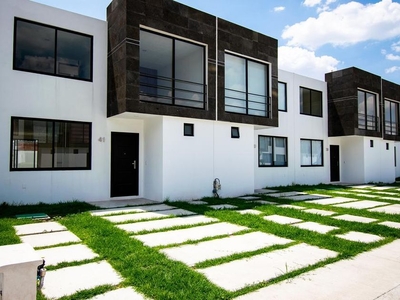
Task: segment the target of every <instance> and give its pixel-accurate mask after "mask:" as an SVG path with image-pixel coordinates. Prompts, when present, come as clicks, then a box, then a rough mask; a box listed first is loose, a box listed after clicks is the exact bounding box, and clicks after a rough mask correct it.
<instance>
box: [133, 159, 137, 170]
mask: <svg viewBox="0 0 400 300" xmlns="http://www.w3.org/2000/svg"><path fill="white" fill-rule="evenodd" d="M132 166H133V168H134V169H135V170H136V160H134V161H133V163H132Z"/></svg>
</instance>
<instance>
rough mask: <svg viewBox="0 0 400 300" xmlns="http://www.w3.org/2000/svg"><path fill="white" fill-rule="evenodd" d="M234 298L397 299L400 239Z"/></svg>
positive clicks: (297, 299)
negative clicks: (349, 258)
mask: <svg viewBox="0 0 400 300" xmlns="http://www.w3.org/2000/svg"><path fill="white" fill-rule="evenodd" d="M236 299H237V300H259V299H282V300H288V299H296V300H310V299H318V300H325V299H326V300H332V299H346V300H373V299H380V300H383V299H385V300H389V299H391V300H395V299H396V300H398V299H400V240H396V241H394V242H392V243H390V244H387V245H384V246H382V247H380V248H377V249H374V250H371V251H369V252H366V253H362V254H359V255H357V256H356V257H355V258H354V259H351V260H341V261H339V262H336V263H333V264H330V265H327V266H325V267H323V268H319V269H316V270H314V271H311V272H308V273H304V274H302V275H300V276H298V277H295V278H292V279H289V280H285V281H282V282H280V283H278V284H274V285H271V286H268V287H266V288H262V289H260V290H257V291H255V292H253V293H249V294H246V295H244V296H241V297H239V298H236Z"/></svg>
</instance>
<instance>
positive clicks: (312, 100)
mask: <svg viewBox="0 0 400 300" xmlns="http://www.w3.org/2000/svg"><path fill="white" fill-rule="evenodd" d="M300 113H301V114H303V115H310V116H315V117H322V92H321V91H315V90H312V89H309V88H305V87H300Z"/></svg>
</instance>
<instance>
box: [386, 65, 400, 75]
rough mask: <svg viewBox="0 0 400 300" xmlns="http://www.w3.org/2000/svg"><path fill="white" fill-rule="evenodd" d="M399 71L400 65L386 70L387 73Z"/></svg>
mask: <svg viewBox="0 0 400 300" xmlns="http://www.w3.org/2000/svg"><path fill="white" fill-rule="evenodd" d="M397 71H400V67H398V66H394V67H391V68H389V69H386V70H385V73H386V74H389V73H394V72H397Z"/></svg>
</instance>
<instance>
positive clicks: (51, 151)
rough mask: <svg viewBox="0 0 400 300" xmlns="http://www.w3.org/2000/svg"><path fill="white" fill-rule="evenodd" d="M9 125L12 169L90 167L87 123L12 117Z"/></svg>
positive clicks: (89, 137) (89, 127) (89, 128)
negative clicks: (10, 130)
mask: <svg viewBox="0 0 400 300" xmlns="http://www.w3.org/2000/svg"><path fill="white" fill-rule="evenodd" d="M11 125H12V139H11V170H19V169H35V170H36V169H37V170H38V169H90V165H91V124H90V123H82V122H69V121H53V120H41V119H25V118H12V122H11Z"/></svg>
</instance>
